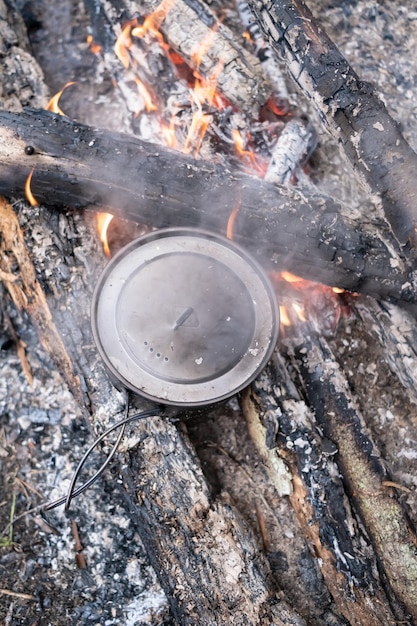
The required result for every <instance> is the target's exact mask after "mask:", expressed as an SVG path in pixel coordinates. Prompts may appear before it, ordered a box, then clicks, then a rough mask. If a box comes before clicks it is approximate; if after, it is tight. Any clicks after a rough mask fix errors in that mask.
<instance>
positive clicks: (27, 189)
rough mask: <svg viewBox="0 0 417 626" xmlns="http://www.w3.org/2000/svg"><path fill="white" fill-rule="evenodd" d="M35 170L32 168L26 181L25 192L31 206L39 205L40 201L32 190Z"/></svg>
mask: <svg viewBox="0 0 417 626" xmlns="http://www.w3.org/2000/svg"><path fill="white" fill-rule="evenodd" d="M34 171H35V170H32V171H31V172H30V174H29V176H28V177H27V179H26V183H25V194H26V198H27V201H28V202H29V204H30V206H39V202H38V201H37V200H36V198H35V196H34V195H33V193H32V190H31V183H32V176H33V172H34Z"/></svg>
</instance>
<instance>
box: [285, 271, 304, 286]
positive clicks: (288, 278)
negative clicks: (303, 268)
mask: <svg viewBox="0 0 417 626" xmlns="http://www.w3.org/2000/svg"><path fill="white" fill-rule="evenodd" d="M281 278H282V279H283V280H285V281H286V282H287V283H300V282H302V281H303V280H304V279H303V278H300V277H299V276H296V275H295V274H291V272H285V271H284V272H281Z"/></svg>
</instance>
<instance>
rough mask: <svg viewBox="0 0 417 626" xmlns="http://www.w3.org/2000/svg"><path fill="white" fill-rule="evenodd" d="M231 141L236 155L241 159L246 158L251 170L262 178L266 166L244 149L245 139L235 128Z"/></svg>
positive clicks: (251, 152)
mask: <svg viewBox="0 0 417 626" xmlns="http://www.w3.org/2000/svg"><path fill="white" fill-rule="evenodd" d="M232 139H233V141H234V144H235V150H236V152H237V154H238V155H239V156H241V157H244V158H245V157H246V158H248V159H249V160H250V162H251V166H252V167H253V169H254V170H256V171H257V173H258V174H260V175H262V176H263V175H264V174H265V171H266V164H263V163H262V162H260V161H258V159H257V158H256V154H255V153H254V152H253V151H252V150H246V149H245V143H246V142H245V139H244V138H243V136H242V134H241V133H240V132H239V130H238V129H237V128H234V129H233V130H232Z"/></svg>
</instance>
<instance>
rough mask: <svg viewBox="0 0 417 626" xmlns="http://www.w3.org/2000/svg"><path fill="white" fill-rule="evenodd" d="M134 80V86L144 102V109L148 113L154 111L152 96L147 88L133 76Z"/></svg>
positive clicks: (155, 108)
mask: <svg viewBox="0 0 417 626" xmlns="http://www.w3.org/2000/svg"><path fill="white" fill-rule="evenodd" d="M134 81H135V83H136V87H137V88H138V92H139V95H140V96H141V97H142V99H143V102H144V103H145V109H146V111H147V112H148V113H150V112H151V111H156V110H157V107H156V106H155V105H154V103H153V102H152V96H151V94H150V92H149V90H148V88H147V87H146V86H145V85H144V83H143V82H142V81H141V80H140V79H139V78H138V77H137V76H135V78H134Z"/></svg>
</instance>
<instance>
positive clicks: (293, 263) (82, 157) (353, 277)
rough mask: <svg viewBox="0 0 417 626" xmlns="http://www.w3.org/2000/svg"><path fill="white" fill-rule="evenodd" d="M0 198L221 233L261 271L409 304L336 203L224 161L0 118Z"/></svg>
mask: <svg viewBox="0 0 417 626" xmlns="http://www.w3.org/2000/svg"><path fill="white" fill-rule="evenodd" d="M0 128H1V135H0V193H2V194H4V195H6V196H8V197H11V196H18V197H19V196H20V197H21V196H22V195H23V192H24V187H25V182H26V180H27V177H28V175H29V173H30V171H31V170H32V169H33V170H34V172H33V178H32V185H31V190H32V193H33V194H34V196H35V198H36V199H37V200H38V201H39V202H41V203H44V204H45V205H47V206H53V207H69V208H71V209H80V208H90V209H93V210H96V211H97V210H107V211H109V212H112V213H114V214H116V215H118V216H120V217H123V218H126V219H131V220H134V221H136V222H142V223H146V224H148V225H150V226H154V227H164V226H187V227H190V226H193V227H197V226H198V227H201V228H206V229H210V230H213V231H216V232H220V233H226V226H227V222H228V219H229V216H230V214H231V213H232V211H233V210H234V209H238V213H237V217H236V220H235V224H234V232H233V238H234V239H235V240H236V241H237V242H238V243H241V244H242V245H243V246H244V247H245V248H247V249H248V250H250V251H251V252H252V253H253V254H254V255H256V256H257V257H258V258H259V259H260V260H261V261H262V262H263V263H265V262H268V263H269V264H271V262H272V265H274V266H275V267H276V268H277V269H283V268H286V269H289V270H290V271H292V272H293V273H295V274H298V275H300V276H303V277H305V278H309V279H311V280H315V281H319V282H323V283H325V284H329V285H332V286H333V285H337V286H339V287H343V288H345V289H348V290H351V291H361V292H363V293H367V294H370V295H374V296H377V297H387V298H393V299H396V300H405V301H409V302H415V301H416V300H417V295H416V294H417V291H416V288H415V279H414V272H413V271H412V270H410V269H409V266H408V265H407V264H406V263H405V261H404V259H403V258H402V257H401V256H400V255H399V253H398V248H397V246H396V244H395V241H393V239H392V238H390V236H389V234H388V233H386V239H385V238H384V239H382V238H381V237H380V235H379V233H378V232H376V231H375V227H374V228H368V229H365V228H364V227H363V225H360V226H358V225H356V224H355V223H354V222H353V221H352V220H351V219H349V217H346V213H347V211H344V210H343V207H341V206H340V205H339V204H338V203H337V202H335V201H333V200H332V199H331V198H329V197H326V196H322V195H316V196H315V195H314V194H311V195H309V197H308V198H307V197H305V195H304V194H303V192H302V191H299V190H297V189H295V188H291V187H287V186H283V185H272V184H268V183H266V182H264V181H262V180H260V179H258V178H255V177H253V176H249V175H246V174H244V173H242V172H240V171H239V170H238V168H237V166H232V165H231V164H229V163H227V162H219V164H215V163H208V162H205V161H202V160H200V161H196V160H194V159H192V158H191V157H189V156H187V155H183V154H181V153H178V152H174V151H172V150H169V149H168V148H165V147H162V146H156V145H154V144H150V143H147V142H144V141H142V140H140V139H137V138H134V137H130V136H127V135H123V134H120V133H114V132H109V131H104V130H97V129H93V128H91V127H88V126H84V125H82V124H79V123H76V122H73V121H71V120H69V119H66V118H64V117H62V116H58V115H54V114H52V113H49V112H46V111H35V110H26V111H25V112H24V113H22V114H13V113H8V112H0Z"/></svg>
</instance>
